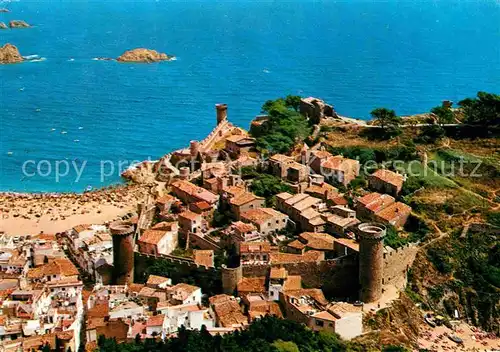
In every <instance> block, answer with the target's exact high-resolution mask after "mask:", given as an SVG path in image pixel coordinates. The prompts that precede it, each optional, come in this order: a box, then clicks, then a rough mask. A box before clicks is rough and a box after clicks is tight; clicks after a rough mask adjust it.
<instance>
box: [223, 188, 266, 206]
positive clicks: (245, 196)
mask: <svg viewBox="0 0 500 352" xmlns="http://www.w3.org/2000/svg"><path fill="white" fill-rule="evenodd" d="M259 199H260V200H264V198H262V197H258V196H256V195H255V194H253V193H252V192H246V191H243V192H241V193H239V194H238V195H236V196H235V197H233V198H231V200H230V203H231V204H232V205H235V206H242V205H244V204H247V203H249V202H252V201H254V200H259Z"/></svg>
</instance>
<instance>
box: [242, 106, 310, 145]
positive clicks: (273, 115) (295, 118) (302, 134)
mask: <svg viewBox="0 0 500 352" xmlns="http://www.w3.org/2000/svg"><path fill="white" fill-rule="evenodd" d="M287 99H288V103H287V102H286V99H283V98H278V99H276V100H268V101H266V102H265V103H264V105H263V106H262V111H263V112H266V113H267V115H268V120H267V121H266V123H265V125H263V126H261V127H258V128H255V127H254V125H252V127H251V128H250V134H251V135H252V136H253V137H255V138H256V145H257V148H258V149H260V150H261V151H269V152H272V153H286V152H288V151H289V150H290V148H291V147H292V146H293V145H294V144H295V143H297V142H302V141H303V140H304V139H306V138H307V136H309V134H310V132H311V128H310V126H309V124H308V122H307V119H306V118H305V117H304V116H302V115H301V114H300V113H299V112H297V111H296V110H295V109H298V105H297V101H296V100H297V99H299V103H300V97H293V96H289V97H287Z"/></svg>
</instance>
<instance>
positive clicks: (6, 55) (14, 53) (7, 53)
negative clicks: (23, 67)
mask: <svg viewBox="0 0 500 352" xmlns="http://www.w3.org/2000/svg"><path fill="white" fill-rule="evenodd" d="M23 60H24V59H23V57H22V56H21V54H20V53H19V50H18V49H17V47H16V46H14V45H12V44H9V43H7V44H5V45H4V46H3V47H0V64H15V63H18V62H22V61H23Z"/></svg>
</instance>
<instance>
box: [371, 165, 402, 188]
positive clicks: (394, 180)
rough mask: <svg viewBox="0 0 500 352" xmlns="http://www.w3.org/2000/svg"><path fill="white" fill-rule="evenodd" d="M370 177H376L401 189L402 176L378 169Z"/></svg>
mask: <svg viewBox="0 0 500 352" xmlns="http://www.w3.org/2000/svg"><path fill="white" fill-rule="evenodd" d="M371 177H376V178H378V179H379V180H381V181H383V182H387V183H390V184H392V185H394V186H396V187H401V186H402V185H403V181H404V176H403V175H401V174H398V173H396V172H393V171H390V170H386V169H380V170H377V171H375V172H374V173H373V174H371Z"/></svg>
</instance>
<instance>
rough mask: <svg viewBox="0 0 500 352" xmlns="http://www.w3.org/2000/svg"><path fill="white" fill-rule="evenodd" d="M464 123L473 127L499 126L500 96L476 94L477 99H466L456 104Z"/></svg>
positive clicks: (484, 93)
mask: <svg viewBox="0 0 500 352" xmlns="http://www.w3.org/2000/svg"><path fill="white" fill-rule="evenodd" d="M458 105H459V106H460V107H461V108H462V111H463V113H464V115H465V121H466V122H467V123H470V124H474V125H476V124H477V125H485V126H491V125H498V124H500V95H498V94H493V93H486V92H478V93H477V98H466V99H464V100H462V101H460V102H459V103H458Z"/></svg>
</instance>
